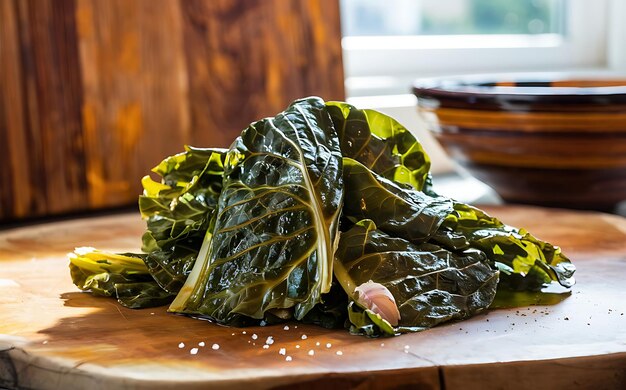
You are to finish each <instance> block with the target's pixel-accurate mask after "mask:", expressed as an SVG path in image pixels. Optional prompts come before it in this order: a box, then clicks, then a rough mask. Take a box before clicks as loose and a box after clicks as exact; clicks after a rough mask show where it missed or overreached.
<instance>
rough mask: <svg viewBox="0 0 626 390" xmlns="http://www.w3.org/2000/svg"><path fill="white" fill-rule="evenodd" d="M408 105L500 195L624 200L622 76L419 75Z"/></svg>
mask: <svg viewBox="0 0 626 390" xmlns="http://www.w3.org/2000/svg"><path fill="white" fill-rule="evenodd" d="M413 92H414V94H415V95H416V96H417V100H418V111H419V113H420V114H421V116H422V117H423V119H424V120H425V122H426V125H427V127H428V129H429V130H430V131H431V132H432V133H433V134H434V135H435V138H437V140H438V141H439V142H440V143H441V144H442V146H443V147H444V149H445V150H446V151H447V153H448V154H449V155H450V156H451V158H452V159H453V160H454V161H456V162H457V163H458V164H460V165H461V166H462V167H465V168H466V169H467V170H468V171H469V172H470V173H471V174H472V175H473V176H475V177H476V178H478V179H479V180H481V181H483V182H484V183H486V184H488V185H489V186H491V187H492V188H494V189H495V190H496V192H497V193H498V194H499V195H500V196H501V197H502V198H503V199H504V200H505V201H506V202H513V203H526V204H535V205H543V206H555V207H566V208H576V209H592V210H603V211H611V210H613V209H614V208H615V206H616V205H617V204H618V203H620V202H622V201H624V200H626V76H615V75H612V76H610V77H609V76H589V75H585V76H584V77H583V76H581V75H563V74H540V75H537V74H535V75H530V74H517V75H500V76H492V77H489V76H472V77H458V78H446V79H442V78H439V79H421V80H417V81H416V82H415V83H414V86H413Z"/></svg>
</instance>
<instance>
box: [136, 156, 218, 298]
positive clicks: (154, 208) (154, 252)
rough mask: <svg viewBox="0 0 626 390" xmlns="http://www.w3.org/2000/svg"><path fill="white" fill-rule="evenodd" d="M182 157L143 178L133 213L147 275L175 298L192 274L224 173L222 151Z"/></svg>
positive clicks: (166, 161)
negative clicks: (141, 222)
mask: <svg viewBox="0 0 626 390" xmlns="http://www.w3.org/2000/svg"><path fill="white" fill-rule="evenodd" d="M185 149H186V150H185V152H183V153H180V154H177V155H174V156H171V157H168V158H166V159H165V160H163V161H162V162H161V163H160V164H159V165H158V166H157V167H155V168H154V169H153V171H154V172H155V173H157V174H159V175H160V176H161V177H162V182H161V183H157V182H155V181H153V180H152V179H150V177H148V176H146V177H144V178H143V180H142V184H143V186H144V194H143V195H142V196H140V197H139V209H140V211H141V214H142V216H143V218H145V219H146V222H147V229H146V232H145V233H144V235H143V248H142V249H143V250H144V251H146V252H149V255H148V256H147V257H146V258H145V262H146V265H147V266H148V268H149V271H150V273H151V274H152V275H153V276H154V279H155V280H156V281H157V282H158V283H159V285H160V286H161V287H162V288H163V289H165V290H166V291H168V292H172V293H176V292H178V290H179V289H180V287H181V286H182V284H183V283H184V281H185V279H186V277H187V276H188V275H189V272H190V271H191V269H192V268H193V264H194V262H195V260H196V257H197V254H198V250H199V249H200V246H201V245H202V241H203V239H204V236H205V234H206V231H207V228H208V223H209V220H210V215H211V213H212V212H213V211H214V210H215V208H216V206H217V201H218V198H219V194H220V192H221V188H222V175H223V173H224V164H223V163H224V159H225V156H226V150H224V149H200V148H193V147H189V146H187V147H186V148H185Z"/></svg>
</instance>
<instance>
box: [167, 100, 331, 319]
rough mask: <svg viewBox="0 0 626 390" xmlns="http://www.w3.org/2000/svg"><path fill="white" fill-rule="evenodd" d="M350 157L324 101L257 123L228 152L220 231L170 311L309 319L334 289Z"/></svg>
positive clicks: (215, 316)
mask: <svg viewBox="0 0 626 390" xmlns="http://www.w3.org/2000/svg"><path fill="white" fill-rule="evenodd" d="M341 164H342V160H341V152H340V150H339V144H338V140H337V136H336V134H335V131H334V128H333V125H332V122H331V119H330V117H329V116H328V113H327V111H326V109H325V106H324V102H323V101H322V100H321V99H319V98H309V99H303V100H299V101H296V102H294V103H293V104H292V105H291V106H289V107H288V108H287V110H285V111H284V112H282V113H280V114H278V115H277V116H276V117H274V118H266V119H263V120H261V121H259V122H256V123H253V124H252V125H250V127H248V128H247V129H246V130H244V131H243V133H242V134H241V136H240V137H239V138H237V140H236V141H235V142H234V143H233V146H232V147H231V149H230V150H229V152H228V155H227V159H226V164H225V173H224V185H223V190H222V193H221V195H220V198H219V209H218V215H217V218H216V223H215V229H214V231H213V232H212V234H211V237H207V238H206V239H205V242H204V243H203V247H202V249H201V250H200V254H199V255H198V260H197V261H196V264H195V266H194V269H193V271H192V273H191V275H190V276H189V278H188V279H187V282H186V283H185V286H184V287H183V288H182V289H181V291H180V293H179V295H178V296H177V298H176V300H175V301H174V303H173V304H172V305H171V306H170V311H173V312H181V313H187V314H192V315H200V316H206V317H208V318H211V319H213V320H215V321H217V322H220V323H232V322H234V321H237V317H240V316H247V317H250V318H253V319H258V320H261V319H263V318H264V316H265V313H266V312H268V311H270V310H282V309H290V310H293V316H294V317H295V318H296V319H302V318H303V317H304V315H306V313H307V312H309V311H310V310H311V309H312V308H313V307H314V306H315V305H316V304H318V303H319V302H320V299H321V295H322V294H324V293H327V292H329V290H330V287H331V282H332V255H333V248H334V241H335V236H336V233H337V225H338V217H339V211H340V207H341V204H342V198H343V184H342V179H341V174H342V170H341Z"/></svg>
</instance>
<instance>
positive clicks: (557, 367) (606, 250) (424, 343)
mask: <svg viewBox="0 0 626 390" xmlns="http://www.w3.org/2000/svg"><path fill="white" fill-rule="evenodd" d="M487 211H489V212H490V213H491V214H493V215H496V216H498V217H500V218H501V219H502V220H504V221H505V222H507V223H509V224H512V225H515V226H520V227H522V226H523V227H526V228H527V229H529V230H530V231H531V232H533V233H534V234H535V235H537V236H539V237H541V238H543V239H545V240H548V241H551V242H554V243H556V244H559V245H561V246H562V248H563V249H564V251H565V252H566V253H567V254H568V255H569V256H570V257H571V259H572V261H573V262H574V263H575V264H576V266H577V267H578V271H577V273H576V277H577V280H578V283H577V284H576V286H575V287H574V288H573V289H572V292H571V294H569V295H553V296H550V299H547V300H546V302H543V303H542V302H539V304H537V305H534V306H522V307H516V308H508V309H494V310H490V311H488V312H486V313H484V314H480V315H478V316H476V317H474V318H472V319H470V320H467V321H463V322H457V323H451V324H447V325H444V326H439V327H437V328H435V329H431V330H428V331H425V332H422V333H416V334H407V335H403V336H400V337H394V338H383V339H367V338H365V337H360V336H351V335H350V334H348V332H346V331H344V330H326V329H322V328H319V327H316V326H306V325H302V324H297V323H290V324H289V325H288V328H287V327H284V328H283V326H273V327H255V328H246V329H241V328H228V327H221V326H217V325H214V324H211V323H209V322H206V321H198V320H194V319H191V318H186V317H182V316H176V315H171V314H167V313H166V311H165V308H157V309H145V310H130V309H126V308H124V307H121V306H120V305H118V304H117V302H116V301H115V300H113V299H106V298H95V297H92V296H90V295H89V294H85V293H81V292H79V291H78V290H77V289H76V287H74V286H73V285H72V282H71V280H70V276H69V272H68V268H67V260H66V258H65V254H66V253H67V252H69V251H71V250H72V249H73V247H74V246H85V245H90V246H95V247H98V248H100V249H105V250H114V251H127V250H136V249H137V247H138V246H139V244H140V242H139V238H140V236H141V233H142V230H143V226H144V225H143V222H142V221H141V220H140V219H139V217H138V215H137V214H122V215H114V216H107V217H97V218H86V219H76V220H71V221H64V222H56V223H49V224H41V225H36V226H28V227H23V228H16V229H12V230H5V231H2V232H0V387H3V386H4V387H8V388H17V387H19V388H35V389H73V388H89V389H111V388H118V389H126V388H128V389H130V388H132V389H141V388H151V389H152V388H173V387H179V386H185V387H186V388H206V387H207V386H209V385H210V387H211V388H227V387H232V388H242V387H243V386H246V387H247V388H249V389H253V388H287V387H288V388H302V389H305V388H306V389H308V388H311V387H320V388H322V387H324V388H329V389H330V388H342V389H343V388H359V389H370V388H372V389H373V388H400V387H401V388H405V387H406V388H424V389H443V388H445V389H460V388H464V389H466V388H481V389H489V388H493V389H496V388H507V389H518V388H519V389H522V388H528V387H530V386H536V385H539V384H540V385H541V386H542V388H550V389H554V388H564V387H566V386H567V387H568V388H572V387H573V388H576V387H578V388H588V387H593V388H597V389H601V388H602V389H604V388H616V389H617V388H619V389H623V388H626V314H625V313H626V219H624V218H622V217H617V216H611V215H606V214H599V213H587V212H573V211H561V210H547V209H539V208H530V207H517V206H516V207H512V206H507V207H489V208H487ZM556 302H558V303H556ZM270 336H271V337H273V340H274V343H273V344H271V345H270V346H269V347H268V348H266V349H264V348H263V345H265V343H266V340H267V338H268V337H270ZM201 343H204V344H202V345H204V346H201ZM214 344H216V345H219V349H213V345H214ZM192 348H197V349H198V350H197V353H196V354H193V353H192V351H195V350H192ZM283 349H284V354H281V351H282V350H283ZM287 356H289V357H290V358H291V361H287V358H286V357H287Z"/></svg>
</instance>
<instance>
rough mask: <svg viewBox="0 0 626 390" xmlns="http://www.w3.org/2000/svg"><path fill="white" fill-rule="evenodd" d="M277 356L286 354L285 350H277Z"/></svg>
mask: <svg viewBox="0 0 626 390" xmlns="http://www.w3.org/2000/svg"><path fill="white" fill-rule="evenodd" d="M278 354H279V355H283V356H285V355H286V354H287V350H286V349H285V348H281V349H279V350H278Z"/></svg>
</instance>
